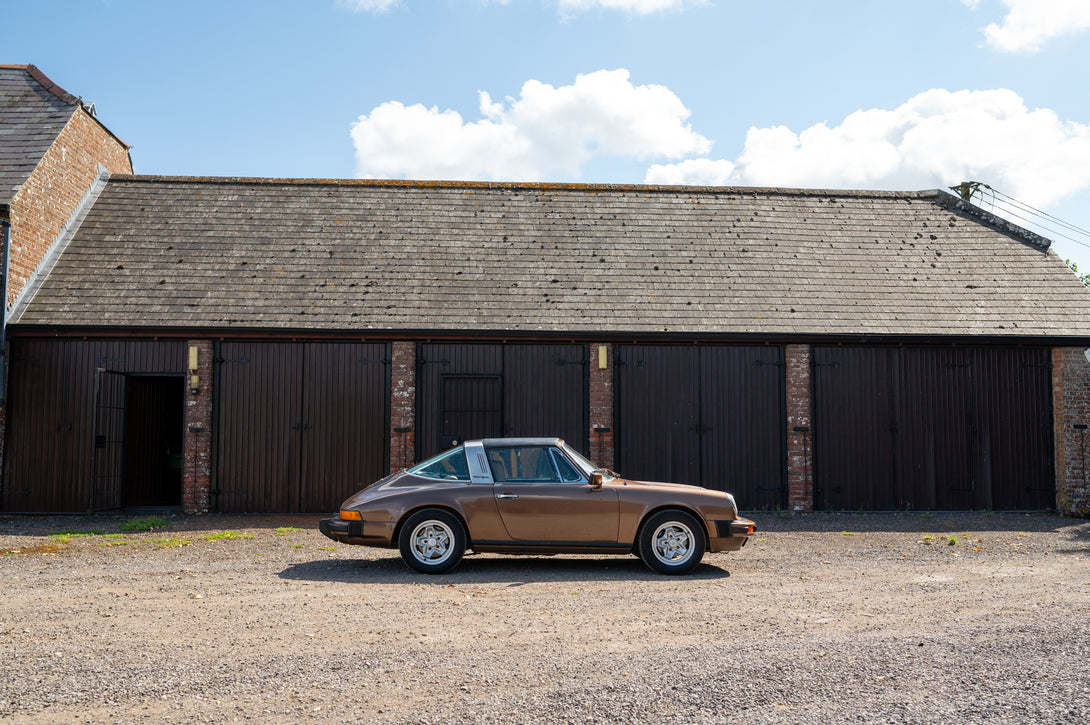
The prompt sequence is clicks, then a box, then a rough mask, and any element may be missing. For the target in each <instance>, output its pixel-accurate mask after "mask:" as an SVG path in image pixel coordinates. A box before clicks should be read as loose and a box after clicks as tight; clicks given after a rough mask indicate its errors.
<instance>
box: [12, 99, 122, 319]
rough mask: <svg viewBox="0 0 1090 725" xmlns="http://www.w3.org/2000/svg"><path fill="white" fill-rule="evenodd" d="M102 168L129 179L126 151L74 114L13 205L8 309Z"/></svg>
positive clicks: (81, 115)
mask: <svg viewBox="0 0 1090 725" xmlns="http://www.w3.org/2000/svg"><path fill="white" fill-rule="evenodd" d="M99 164H102V165H103V166H104V167H106V169H107V170H108V171H109V172H110V173H112V174H131V173H132V164H131V162H130V160H129V152H128V150H127V149H126V148H125V146H124V145H123V144H122V143H121V142H120V141H118V140H117V139H116V138H114V137H113V136H111V135H110V134H109V133H108V132H107V131H106V130H105V129H104V128H103V127H102V126H101V125H100V124H99V123H98V122H97V121H95V120H94V119H93V118H91V116H90V114H88V113H87V112H86V111H83V110H77V111H76V112H75V113H74V114H73V115H72V118H71V119H70V120H69V121H68V123H67V124H66V125H65V127H64V129H62V130H61V132H60V134H59V135H58V136H57V139H56V141H54V142H53V145H52V146H51V147H50V148H49V150H48V151H47V152H46V153H45V155H44V156H43V157H42V160H41V162H40V163H39V164H38V166H37V168H35V169H34V171H33V172H31V174H30V176H29V177H28V178H27V180H26V182H24V183H23V185H22V186H21V187H20V189H19V193H17V194H16V195H15V198H14V199H12V201H11V254H10V260H9V272H8V300H7V301H8V304H10V303H11V302H12V301H14V299H15V297H16V296H17V295H18V293H19V292H20V291H21V290H22V289H23V287H24V286H26V283H27V281H28V280H29V279H30V277H31V275H32V274H33V273H34V270H35V269H37V268H38V265H39V264H41V261H42V258H43V257H44V256H45V254H46V252H47V251H48V250H49V248H50V247H51V246H52V245H53V242H54V241H56V239H57V235H58V234H60V233H61V230H62V229H64V225H65V224H66V223H67V222H68V220H69V219H70V218H71V217H72V214H73V213H74V212H75V210H76V207H77V206H79V203H80V200H82V199H83V197H84V195H85V194H86V193H87V190H88V189H89V188H90V187H91V185H92V184H93V183H94V181H95V179H96V178H98V166H99Z"/></svg>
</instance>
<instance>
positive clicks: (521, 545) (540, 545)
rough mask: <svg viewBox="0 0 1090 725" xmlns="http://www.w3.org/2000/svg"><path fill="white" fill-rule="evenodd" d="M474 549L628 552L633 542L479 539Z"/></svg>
mask: <svg viewBox="0 0 1090 725" xmlns="http://www.w3.org/2000/svg"><path fill="white" fill-rule="evenodd" d="M470 546H472V547H473V549H474V551H481V552H486V551H487V552H491V553H497V554H546V553H551V554H627V553H628V552H630V551H632V544H631V543H629V544H618V543H616V542H612V541H477V540H474V541H473V543H472V544H470Z"/></svg>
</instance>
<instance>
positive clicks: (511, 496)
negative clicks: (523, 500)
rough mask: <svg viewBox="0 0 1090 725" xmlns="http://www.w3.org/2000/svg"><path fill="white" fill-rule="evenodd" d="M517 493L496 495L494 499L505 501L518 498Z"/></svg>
mask: <svg viewBox="0 0 1090 725" xmlns="http://www.w3.org/2000/svg"><path fill="white" fill-rule="evenodd" d="M518 497H519V496H518V494H517V493H497V494H496V498H500V499H504V500H507V499H509V498H518Z"/></svg>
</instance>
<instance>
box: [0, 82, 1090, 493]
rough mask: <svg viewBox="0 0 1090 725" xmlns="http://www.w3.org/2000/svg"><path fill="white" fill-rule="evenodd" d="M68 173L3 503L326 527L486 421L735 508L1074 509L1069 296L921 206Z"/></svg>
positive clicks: (1062, 284) (33, 283) (1032, 261)
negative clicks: (323, 519) (358, 498)
mask: <svg viewBox="0 0 1090 725" xmlns="http://www.w3.org/2000/svg"><path fill="white" fill-rule="evenodd" d="M11 68H12V67H10V66H7V67H4V71H3V73H7V74H10V75H18V74H19V73H22V74H23V75H25V76H29V75H30V71H28V70H26V67H21V68H23V70H22V71H15V70H11ZM0 78H2V79H5V80H4V83H5V84H6V83H7V82H8V81H7V80H6V79H7V78H8V76H7V75H0ZM24 80H25V79H24ZM38 83H39V85H40V84H41V82H40V81H38ZM43 87H44V86H43ZM62 93H63V92H62ZM64 95H67V94H64ZM47 96H51V97H52V98H57V99H60V100H62V101H63V97H62V96H60V95H57V92H49V93H48V94H43V93H41V92H38V93H37V96H36V97H39V98H45V100H46V101H47V102H48V103H53V101H52V100H50V99H49V98H48V97H47ZM7 98H8V96H6V95H2V94H0V100H3V99H7ZM5 102H6V101H5ZM22 102H23V103H24V104H25V103H26V101H25V99H24V100H23V101H22ZM69 105H70V104H69ZM78 105H79V104H78V103H77V107H78ZM70 107H72V106H71V105H70ZM3 113H5V114H8V111H7V110H6V108H5V109H4V110H3ZM6 119H7V116H6V115H5V117H4V118H3V119H0V122H2V123H7V120H6ZM69 122H70V121H69ZM95 123H97V122H94V121H93V119H92V124H95ZM54 136H55V139H56V140H54V141H53V143H54V144H56V143H59V142H60V139H61V137H62V136H63V131H61V132H57V133H56V134H54ZM0 138H3V137H2V135H0ZM110 138H112V136H111V137H110ZM0 143H5V142H0ZM52 148H53V147H52V146H51V147H49V148H47V149H46V150H44V151H41V152H40V153H38V158H39V159H40V160H41V162H44V160H45V159H47V158H49V155H50V154H51V153H52ZM117 148H118V149H119V150H120V152H124V155H125V159H126V160H127V149H126V148H125V147H124V145H123V144H120V142H118V146H117ZM0 153H4V154H7V153H8V151H7V150H6V149H4V150H3V151H2V152H0ZM71 155H72V154H69V156H71ZM0 158H3V157H0ZM41 162H40V163H39V166H38V167H37V168H35V169H34V170H31V171H29V172H28V175H27V176H26V178H27V179H32V178H33V175H34V174H35V173H37V172H38V170H40V168H41ZM5 163H6V162H5ZM86 168H88V169H90V174H91V175H90V177H89V180H88V181H87V183H86V184H84V187H83V190H82V191H81V193H80V194H78V195H76V201H75V203H74V204H72V205H71V208H70V210H69V211H68V212H67V216H66V217H65V224H64V225H63V228H62V229H61V230H59V231H58V232H57V233H56V234H55V235H54V236H53V238H52V241H51V243H50V244H49V245H48V246H47V247H43V248H40V249H36V251H35V252H34V253H33V255H37V256H33V255H31V258H28V259H26V260H24V261H23V262H22V265H23V266H22V268H23V269H26V270H28V272H27V274H26V275H25V277H17V276H16V275H14V274H13V275H12V278H11V283H12V289H11V291H10V292H9V294H8V301H9V305H8V309H7V325H6V332H7V342H8V344H7V352H6V360H7V371H8V379H7V399H6V408H5V411H4V412H5V415H6V421H5V428H4V436H3V441H4V455H3V480H2V484H0V493H2V496H0V501H2V510H3V511H7V512H39V511H41V512H44V511H51V512H52V511H85V510H88V509H92V510H100V509H118V508H136V507H147V506H155V507H180V508H181V509H182V510H184V511H185V512H187V513H204V512H209V511H218V512H326V511H330V510H333V509H335V508H336V506H337V504H338V503H339V502H340V501H341V500H342V499H343V498H345V497H346V496H347V495H349V494H350V493H351V492H352V491H353V490H355V489H356V488H357V487H358V486H359V485H360V484H361V483H366V482H370V481H372V480H374V479H377V478H379V477H381V476H382V475H383V474H384V473H386V472H388V471H391V470H396V469H398V468H401V467H404V466H406V465H409V464H411V463H412V462H413V461H416V460H420V459H422V458H424V457H427V456H429V455H431V454H433V453H436V452H438V451H440V450H442V449H443V448H444V447H446V446H448V445H450V444H451V442H452V441H456V440H462V439H467V438H474V437H487V436H498V435H517V436H523V435H525V436H544V435H559V436H561V437H563V438H565V439H566V440H568V441H569V442H570V443H572V444H573V445H575V447H577V448H579V449H581V450H583V451H584V452H586V453H587V454H588V455H590V456H591V457H592V458H595V459H596V460H598V461H599V462H600V463H602V464H604V465H607V466H610V467H612V468H616V469H617V470H619V471H621V472H622V473H623V474H624V475H626V476H628V477H632V478H645V479H658V480H673V481H681V482H687V483H694V484H702V485H705V486H708V487H712V488H721V489H727V490H731V491H733V492H735V493H736V495H737V496H738V499H739V501H740V504H741V505H742V507H743V508H746V509H751V510H752V509H775V508H784V509H790V510H797V511H810V510H814V509H818V510H826V509H832V510H859V509H864V510H893V509H902V510H903V509H911V510H935V509H939V510H956V509H996V510H1039V509H1059V510H1062V511H1067V512H1079V511H1084V510H1086V509H1088V508H1090V490H1088V487H1087V477H1088V471H1087V469H1086V460H1085V456H1086V447H1085V446H1086V441H1085V440H1084V438H1085V435H1086V425H1087V424H1088V423H1090V420H1088V419H1090V395H1088V393H1090V379H1088V376H1090V363H1088V361H1087V358H1086V357H1085V356H1084V350H1085V349H1086V348H1087V347H1088V346H1090V291H1088V290H1087V289H1086V288H1085V287H1084V286H1083V285H1082V284H1081V283H1080V282H1079V280H1078V279H1077V278H1076V276H1075V275H1074V274H1073V273H1072V272H1071V271H1070V270H1069V269H1068V268H1067V266H1066V265H1065V264H1064V263H1063V261H1062V260H1061V259H1059V257H1058V256H1057V255H1056V254H1055V252H1054V251H1052V250H1051V249H1050V244H1049V242H1048V240H1046V239H1042V238H1040V237H1038V236H1036V235H1034V234H1031V233H1029V232H1027V231H1025V230H1022V229H1019V228H1017V227H1015V226H1013V225H1011V224H1009V223H1007V222H1005V221H1003V220H1001V219H998V218H995V217H993V216H991V215H989V214H987V213H986V212H984V211H983V210H981V209H979V208H976V207H974V206H973V205H971V204H968V203H966V202H964V201H962V200H960V199H959V198H957V197H954V196H952V195H950V194H947V193H945V192H940V191H923V192H876V191H818V190H801V189H755V188H721V187H715V188H695V187H652V186H610V185H566V184H519V183H504V184H487V183H468V182H430V183H429V182H408V181H405V182H402V181H336V180H300V179H283V180H278V179H225V178H178V177H150V176H134V175H131V173H129V172H130V169H127V168H124V167H123V166H122V168H116V167H115V166H110V165H108V164H107V163H105V162H104V161H99V160H95V161H94V162H93V163H88V164H86ZM4 174H5V176H4V184H5V186H4V188H5V189H7V188H8V181H7V176H6V174H7V167H6V166H5V168H4ZM78 178H80V179H83V178H85V177H84V176H80V177H78ZM28 183H29V182H27V181H25V180H24V181H23V182H21V186H20V185H18V184H17V185H16V186H15V187H14V189H15V194H14V196H13V197H12V196H9V197H4V199H5V201H4V207H3V210H4V211H5V212H7V216H8V217H9V218H10V219H11V222H12V223H11V227H12V239H11V249H12V250H13V252H14V250H16V249H17V248H19V249H26V248H30V247H31V246H32V245H29V244H26V243H25V242H24V241H23V238H22V237H23V235H24V234H26V232H23V231H22V227H21V226H20V225H21V224H24V223H25V222H23V221H21V220H24V219H26V218H27V217H28V216H30V215H29V214H28V213H27V212H26V211H23V210H21V209H22V208H21V207H19V203H20V201H19V200H20V193H22V192H20V191H19V189H22V188H26V187H27V184H28ZM80 183H82V182H80ZM75 186H76V188H80V187H79V184H76V185H75ZM38 203H39V204H41V205H42V208H43V209H51V208H55V207H54V206H53V204H52V200H51V199H50V197H49V195H45V196H43V197H40V199H39V201H38ZM17 207H18V208H19V210H18V211H17ZM65 208H66V209H67V208H68V207H65ZM21 245H23V246H21ZM13 259H14V255H13Z"/></svg>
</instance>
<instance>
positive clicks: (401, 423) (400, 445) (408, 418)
mask: <svg viewBox="0 0 1090 725" xmlns="http://www.w3.org/2000/svg"><path fill="white" fill-rule="evenodd" d="M415 460H416V343H414V342H395V343H393V345H392V352H391V360H390V472H391V473H392V472H394V471H400V470H401V469H402V468H408V467H409V466H411V465H412V464H413V463H414V462H415Z"/></svg>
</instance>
